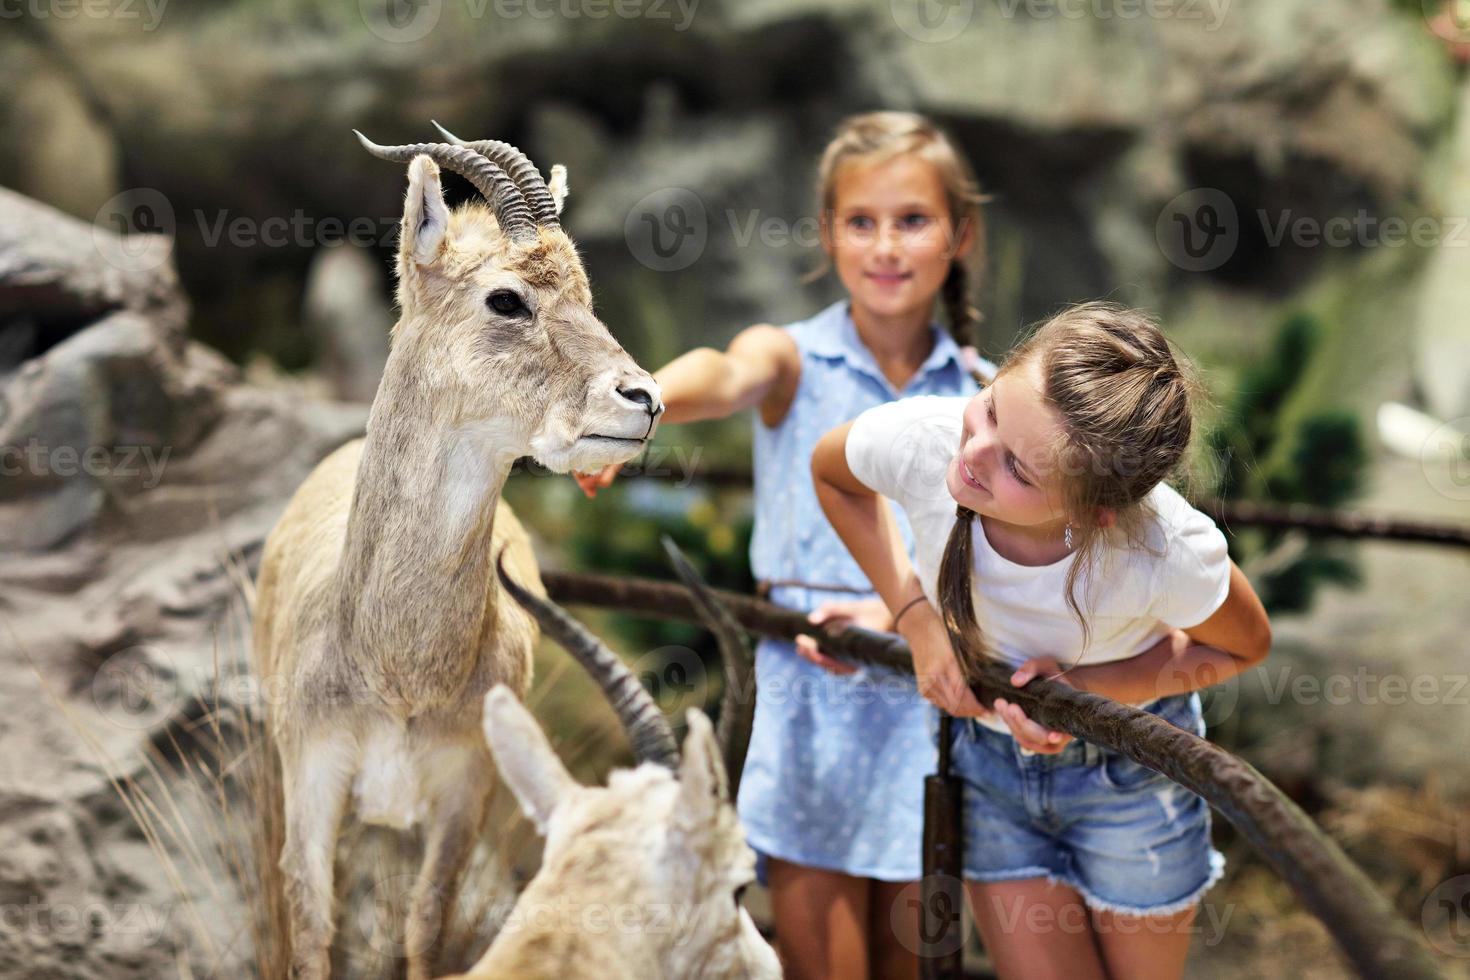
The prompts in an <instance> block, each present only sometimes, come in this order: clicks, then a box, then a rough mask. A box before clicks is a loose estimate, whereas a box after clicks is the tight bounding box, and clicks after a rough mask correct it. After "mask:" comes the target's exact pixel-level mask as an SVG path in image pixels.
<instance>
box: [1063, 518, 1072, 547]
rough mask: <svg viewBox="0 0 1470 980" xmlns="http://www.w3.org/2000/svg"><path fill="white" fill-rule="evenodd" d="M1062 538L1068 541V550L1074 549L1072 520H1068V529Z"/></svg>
mask: <svg viewBox="0 0 1470 980" xmlns="http://www.w3.org/2000/svg"><path fill="white" fill-rule="evenodd" d="M1062 540H1063V541H1066V542H1067V550H1068V551H1071V550H1072V522H1071V521H1068V522H1067V530H1066V533H1064V534H1063V535H1062Z"/></svg>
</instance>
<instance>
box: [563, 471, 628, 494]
mask: <svg viewBox="0 0 1470 980" xmlns="http://www.w3.org/2000/svg"><path fill="white" fill-rule="evenodd" d="M622 470H623V464H622V463H609V464H608V465H606V466H604V467H603V468H602V469H600V470H598V471H597V472H596V473H578V472H575V471H574V472H573V473H572V479H574V480H576V481H577V486H579V487H581V488H582V492H583V493H584V494H586V495H587V499H588V500H591V499H592V498H593V497H595V496H597V491H599V490H601V489H603V488H604V487H607V486H611V485H612V481H613V478H614V477H616V476H617V475H618V474H619V473H621V472H622Z"/></svg>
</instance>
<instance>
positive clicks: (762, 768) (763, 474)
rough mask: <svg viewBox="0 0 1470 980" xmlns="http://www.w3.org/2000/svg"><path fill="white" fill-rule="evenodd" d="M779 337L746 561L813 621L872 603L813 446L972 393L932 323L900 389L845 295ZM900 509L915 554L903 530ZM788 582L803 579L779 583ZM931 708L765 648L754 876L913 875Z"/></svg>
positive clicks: (754, 748)
mask: <svg viewBox="0 0 1470 980" xmlns="http://www.w3.org/2000/svg"><path fill="white" fill-rule="evenodd" d="M785 329H786V331H787V332H788V333H790V335H791V337H792V339H793V340H795V341H796V346H797V349H798V350H799V351H800V353H801V380H800V383H799V385H798V387H797V391H796V398H795V400H794V401H793V403H792V405H791V408H790V409H789V410H788V412H787V413H786V417H785V418H784V419H782V421H781V423H780V424H779V425H777V426H775V427H774V428H768V427H767V426H766V425H765V424H764V423H763V422H762V421H761V419H760V416H759V415H758V414H757V415H756V417H755V445H754V453H755V460H754V471H755V530H754V534H753V537H752V540H751V545H750V558H751V567H752V569H753V571H754V572H755V576H756V579H757V580H759V581H763V582H768V583H772V586H771V590H770V599H771V601H772V602H775V603H777V604H779V605H782V606H786V607H788V608H791V609H798V610H801V611H802V612H808V611H810V610H812V609H815V608H816V607H817V606H819V605H821V604H822V603H824V602H830V601H833V600H845V599H857V598H873V597H875V594H874V593H873V591H872V586H871V585H870V584H869V582H868V580H867V578H866V577H865V576H864V575H863V572H862V570H861V569H860V568H859V567H858V565H857V563H856V562H855V561H854V560H853V558H852V556H851V555H850V554H849V553H848V551H847V548H846V547H845V546H844V545H843V543H842V540H841V539H840V538H839V537H838V536H837V532H836V531H834V530H833V529H832V526H831V525H830V524H828V523H827V519H826V516H825V515H824V514H823V513H822V508H821V506H820V504H818V502H817V497H816V491H815V489H814V488H813V486H812V478H811V456H812V450H813V449H814V448H815V446H816V443H817V440H818V439H820V438H821V437H822V435H823V434H825V433H826V432H827V431H828V430H829V429H832V428H835V427H836V426H838V425H841V424H842V423H844V422H847V421H849V420H851V419H853V418H855V417H856V416H857V415H858V414H860V413H861V412H863V411H864V410H865V409H868V408H871V407H872V406H874V405H880V404H883V403H884V402H889V401H893V400H894V399H897V398H903V397H909V396H912V395H968V394H973V393H974V392H975V391H976V390H977V389H978V386H977V385H976V383H975V381H974V380H973V378H971V376H970V375H969V374H968V372H967V371H966V370H965V367H964V365H963V362H962V355H961V352H960V348H959V347H958V345H956V344H955V342H954V340H953V339H952V338H951V337H950V336H949V334H948V332H947V331H945V330H944V329H943V328H942V327H940V326H939V325H937V324H933V325H931V330H932V331H933V332H934V347H933V350H932V351H931V353H930V355H929V357H928V358H927V359H926V360H925V362H924V364H923V365H922V366H921V367H920V368H919V370H918V372H917V373H916V374H915V375H914V376H913V377H912V378H911V379H910V380H909V383H908V384H907V386H905V388H904V389H903V390H902V391H897V390H895V389H894V388H893V385H892V384H891V383H890V382H889V381H888V379H887V378H885V377H884V376H883V372H882V371H881V370H880V369H879V367H878V363H877V361H876V360H875V359H874V357H873V354H872V352H871V351H869V350H868V348H867V347H866V346H864V344H863V343H862V341H861V339H859V337H858V333H857V328H856V326H855V325H854V324H853V321H852V317H851V314H850V312H849V307H848V303H847V301H846V300H842V301H840V302H838V303H834V304H833V305H831V306H829V307H827V308H826V309H825V310H823V311H821V312H820V313H818V314H817V315H816V316H814V317H812V318H811V319H809V320H803V321H801V322H799V323H793V324H790V325H789V326H787V327H786V328H785ZM982 369H987V370H993V367H991V366H990V365H986V364H983V363H982ZM895 514H896V516H897V518H898V523H899V526H900V528H901V530H902V532H903V535H904V541H905V543H906V544H908V546H909V552H910V555H912V552H913V538H912V534H911V532H910V531H909V527H908V523H907V521H906V520H905V518H904V517H903V514H902V513H901V512H898V511H895ZM792 582H800V583H806V584H805V585H796V584H781V583H792ZM811 585H820V586H833V587H841V588H843V589H847V590H851V591H837V590H836V589H831V590H829V589H818V588H811V587H809V586H811ZM933 711H934V709H933V708H932V706H930V704H929V703H928V702H927V701H925V700H924V699H923V698H922V697H920V695H919V692H918V689H917V688H916V687H915V686H914V682H913V679H912V678H911V677H904V676H902V675H898V674H894V673H892V672H890V671H886V670H883V669H881V668H876V667H869V668H864V669H862V670H860V671H858V672H857V673H855V674H847V675H837V674H832V673H829V672H828V671H826V670H824V669H823V668H821V667H818V666H817V665H815V664H812V663H810V662H808V661H806V660H803V659H801V658H800V657H799V656H797V654H796V650H795V648H794V647H793V646H792V644H790V643H787V642H783V641H776V640H769V639H767V640H762V641H761V643H760V644H759V645H758V646H757V648H756V709H755V728H754V731H753V733H752V735H751V740H750V753H749V755H748V757H747V759H746V763H745V770H744V775H743V777H742V779H741V783H740V796H739V799H738V801H737V806H738V809H739V812H740V818H741V821H742V822H743V823H744V825H745V829H746V834H747V838H748V840H749V842H750V845H751V846H752V847H753V848H755V850H756V851H757V852H758V853H759V854H760V855H761V861H760V872H761V879H762V880H763V881H764V880H765V858H766V857H767V856H771V857H777V858H780V859H782V860H785V861H789V862H792V863H795V864H800V865H805V866H808V867H815V868H823V869H826V870H832V871H840V872H844V873H846V874H850V875H855V876H859V877H867V878H877V879H880V880H883V881H911V880H914V879H917V878H919V877H920V866H921V832H922V829H923V795H924V777H925V776H928V775H931V774H932V773H933V772H934V769H935V764H936V756H935V747H934V741H933V739H932V738H931V737H930V728H929V724H930V721H929V719H930V717H931V713H932V712H933Z"/></svg>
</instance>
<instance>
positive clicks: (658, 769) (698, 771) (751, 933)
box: [484, 686, 781, 980]
mask: <svg viewBox="0 0 1470 980" xmlns="http://www.w3.org/2000/svg"><path fill="white" fill-rule="evenodd" d="M626 720H627V719H624V721H625V723H626ZM688 721H689V734H688V735H687V736H686V737H685V739H684V747H683V752H682V758H681V759H677V760H672V761H673V762H674V764H675V765H676V768H673V769H671V768H669V767H668V766H667V765H661V764H659V763H658V762H655V761H647V762H644V763H643V764H642V765H640V766H639V767H638V768H636V769H632V770H619V771H616V772H614V773H613V774H612V776H611V777H610V778H609V780H608V785H607V786H606V787H605V788H604V787H592V786H583V785H581V784H580V783H578V782H577V781H576V780H575V779H573V778H572V776H571V774H570V773H569V772H568V771H567V769H566V767H565V766H564V765H562V762H561V760H560V759H559V758H558V757H557V755H556V752H555V751H554V750H553V749H552V747H551V744H550V743H549V742H548V741H547V739H546V736H545V735H544V734H543V733H542V731H541V726H540V725H538V724H537V723H536V720H535V718H533V717H532V716H531V713H530V712H529V711H527V710H526V708H525V707H524V706H523V705H522V704H521V703H520V702H519V701H517V700H516V699H515V697H514V696H512V695H511V693H510V691H509V690H508V689H506V688H505V687H503V686H497V687H495V688H493V689H492V690H491V691H490V693H489V694H488V695H486V698H485V719H484V722H485V737H486V739H487V741H488V742H489V743H490V748H491V751H492V752H493V753H494V755H495V760H496V765H497V766H498V767H499V769H500V773H501V776H502V778H503V779H504V780H505V782H506V783H507V785H509V786H510V788H511V790H512V791H513V792H514V793H515V795H516V798H517V799H518V800H519V801H520V804H521V808H522V809H523V810H524V811H525V812H526V814H527V815H528V816H529V817H530V818H531V820H532V821H533V822H534V823H535V824H536V826H537V828H538V829H539V830H540V831H541V832H542V833H543V834H545V835H546V850H545V854H544V856H543V858H542V863H541V871H540V873H539V874H538V875H537V881H540V880H542V876H547V882H548V885H549V888H548V891H550V892H554V893H559V894H567V895H571V896H574V897H575V898H576V899H578V900H580V901H583V902H588V903H597V904H598V905H600V906H609V907H610V908H609V911H610V912H611V913H612V919H613V921H614V922H616V921H618V917H619V915H622V916H628V917H631V918H633V919H634V920H635V921H636V923H637V926H638V931H639V936H638V937H637V938H638V940H639V942H640V944H643V945H646V946H653V947H655V948H656V951H657V958H658V961H659V965H660V966H661V967H662V969H661V970H660V971H659V974H658V975H660V976H671V977H691V978H706V980H714V978H723V977H753V978H757V980H776V978H779V977H780V976H781V968H780V964H779V962H778V961H777V959H776V954H775V951H774V950H772V949H771V947H770V945H769V944H768V943H767V942H766V941H765V939H763V938H762V937H761V935H760V933H759V932H758V931H757V930H756V928H755V923H754V922H753V921H751V918H750V915H749V914H748V913H747V912H746V911H745V909H743V908H742V907H741V906H740V893H741V891H742V890H743V889H744V887H745V886H746V885H747V884H749V883H750V882H751V881H752V880H753V879H754V877H755V855H754V852H752V851H751V849H750V847H749V845H747V844H746V843H745V835H744V833H743V832H742V830H741V828H740V821H739V819H738V818H737V816H736V814H735V808H734V807H733V806H732V805H731V803H730V799H729V793H728V787H727V783H726V779H725V767H724V763H723V762H721V760H720V750H719V745H718V743H717V741H716V739H715V735H714V732H713V731H712V729H711V726H710V722H709V719H708V718H706V717H705V716H704V713H703V712H701V711H698V710H695V709H691V710H690V711H689V714H688ZM533 884H534V883H533ZM536 898H537V896H536V895H535V894H534V893H533V892H532V891H531V889H528V890H527V895H526V896H523V899H522V900H523V901H526V900H531V901H534V900H536ZM534 912H535V910H529V911H525V912H523V914H525V915H527V916H530V915H532V914H534ZM639 912H641V913H642V915H643V918H641V919H639V918H638V913H639ZM513 917H514V913H513Z"/></svg>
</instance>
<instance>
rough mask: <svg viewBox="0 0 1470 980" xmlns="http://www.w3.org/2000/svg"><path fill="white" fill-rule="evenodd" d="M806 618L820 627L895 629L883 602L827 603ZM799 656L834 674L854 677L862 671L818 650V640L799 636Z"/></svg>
mask: <svg viewBox="0 0 1470 980" xmlns="http://www.w3.org/2000/svg"><path fill="white" fill-rule="evenodd" d="M806 618H807V621H808V622H811V623H815V624H817V625H818V626H821V625H824V624H825V625H828V626H834V627H838V628H841V627H844V626H848V625H857V626H863V627H866V628H867V629H870V630H877V631H879V632H885V633H886V632H888V631H890V630H892V629H893V614H892V613H890V612H889V611H888V607H887V606H885V605H884V604H883V600H882V599H856V600H854V599H848V600H842V601H838V602H824V603H822V604H821V605H820V606H818V607H817V608H815V609H813V610H812V611H811V612H810V613H808V614H807V617H806ZM796 652H797V653H798V654H800V655H801V657H802V658H803V659H806V660H810V661H811V662H812V663H814V664H816V665H817V666H818V667H822V668H824V669H826V670H830V671H831V672H832V673H834V674H853V673H856V672H857V670H858V668H857V666H856V665H855V664H852V663H850V662H848V661H846V660H839V659H837V658H836V657H829V656H828V655H827V654H825V653H823V652H822V651H821V649H820V648H819V647H818V646H817V640H816V639H815V638H814V637H810V636H798V637H797V638H796Z"/></svg>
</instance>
